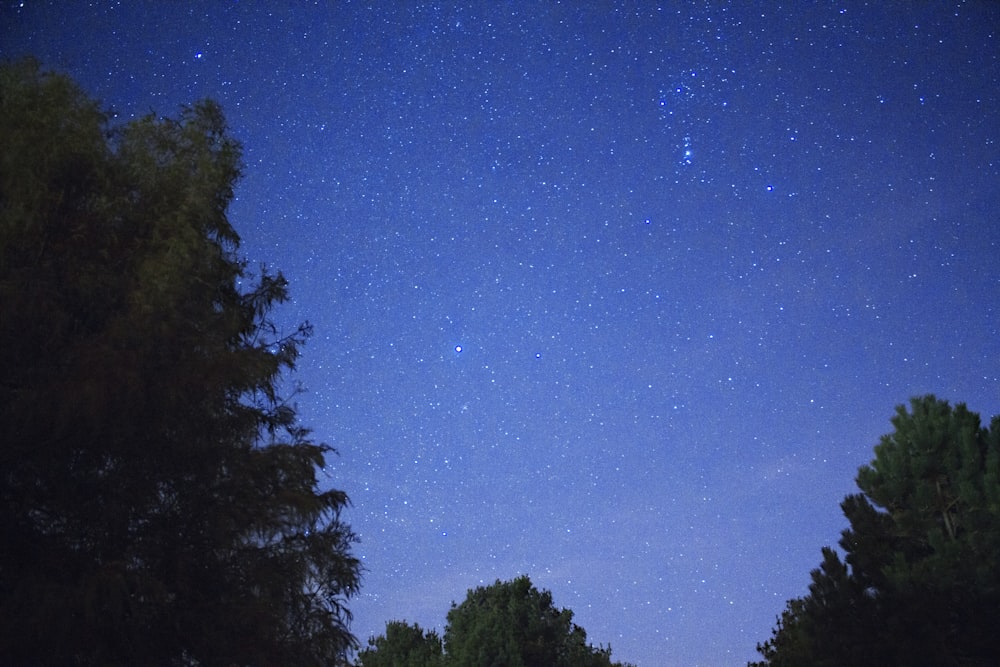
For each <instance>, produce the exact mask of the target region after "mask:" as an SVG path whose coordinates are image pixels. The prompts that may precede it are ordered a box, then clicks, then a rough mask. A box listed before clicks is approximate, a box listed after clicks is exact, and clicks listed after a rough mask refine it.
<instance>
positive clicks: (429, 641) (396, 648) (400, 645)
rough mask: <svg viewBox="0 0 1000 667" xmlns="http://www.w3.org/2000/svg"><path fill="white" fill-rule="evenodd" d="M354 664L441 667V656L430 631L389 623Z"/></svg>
mask: <svg viewBox="0 0 1000 667" xmlns="http://www.w3.org/2000/svg"><path fill="white" fill-rule="evenodd" d="M358 660H359V664H360V665H361V667H441V666H442V665H443V664H444V653H443V651H442V645H441V638H440V637H439V636H438V634H437V633H436V632H434V631H433V630H428V631H427V632H426V633H425V632H424V630H423V629H421V627H420V626H419V625H417V624H414V625H410V624H408V623H404V622H401V621H390V622H389V623H386V624H385V634H384V635H380V636H378V637H373V638H371V639H369V640H368V648H367V649H365V650H364V651H362V652H361V653H360V654H359V655H358Z"/></svg>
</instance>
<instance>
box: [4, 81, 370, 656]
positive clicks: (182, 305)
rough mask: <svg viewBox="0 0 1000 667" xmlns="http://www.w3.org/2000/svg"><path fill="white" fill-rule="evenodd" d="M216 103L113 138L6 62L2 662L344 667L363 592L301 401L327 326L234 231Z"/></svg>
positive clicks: (61, 84)
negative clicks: (314, 323) (315, 339)
mask: <svg viewBox="0 0 1000 667" xmlns="http://www.w3.org/2000/svg"><path fill="white" fill-rule="evenodd" d="M240 169H241V163H240V147H239V145H238V144H237V143H236V142H235V141H234V140H233V139H231V138H230V137H229V136H228V134H227V130H226V126H225V121H224V119H223V116H222V113H221V111H220V109H219V107H218V106H217V105H215V104H214V103H212V102H200V103H198V104H196V105H194V106H193V107H191V108H186V109H184V110H183V111H182V112H181V113H180V115H179V117H178V118H175V119H169V118H167V119H158V118H154V117H152V116H149V117H145V118H141V119H139V120H136V121H134V122H130V123H128V124H126V125H124V126H116V127H112V126H111V125H110V123H109V116H108V115H107V114H105V113H104V112H102V111H101V110H100V108H99V106H98V103H96V102H95V101H93V100H91V99H89V98H88V97H87V96H86V95H85V94H84V93H83V92H82V91H81V90H80V89H79V88H78V87H77V86H76V84H75V83H73V82H72V81H71V80H69V79H68V78H66V77H64V76H61V75H57V74H52V73H46V72H43V71H42V70H41V68H40V67H39V65H38V64H37V63H35V62H33V61H24V62H18V63H13V64H7V65H4V66H2V67H0V368H2V369H3V371H2V373H3V375H2V379H0V534H2V538H0V539H2V543H3V548H2V549H0V663H2V664H77V665H113V664H122V665H124V664H144V665H168V664H169V665H181V664H185V665H195V664H198V665H228V664H243V665H251V664H298V665H320V664H329V663H331V662H332V661H333V660H334V659H336V658H337V656H339V655H341V654H343V653H344V651H346V650H347V649H348V648H350V647H351V646H353V645H354V639H353V637H352V636H351V634H350V632H349V631H348V627H347V621H348V618H349V615H348V611H347V609H346V607H345V601H346V599H347V598H348V597H349V596H350V595H351V594H352V593H353V592H355V590H356V589H357V586H358V581H359V570H360V567H359V563H358V561H357V560H356V559H355V558H354V557H353V556H352V555H351V552H350V547H351V544H352V542H353V541H354V536H353V534H352V533H351V531H350V529H349V527H348V526H347V525H346V524H345V523H344V522H343V521H342V520H341V518H340V515H341V511H342V509H343V508H344V506H345V505H346V503H347V498H346V496H345V495H344V493H342V492H340V491H337V490H323V489H321V488H320V487H319V484H318V480H317V470H318V468H319V467H321V466H323V465H324V463H325V457H326V455H327V454H328V453H329V452H330V451H331V450H330V448H329V447H328V446H326V445H323V444H319V443H316V442H313V441H312V440H311V439H310V437H309V432H308V431H307V430H306V429H305V428H303V427H301V426H300V425H298V423H297V421H296V412H295V409H294V407H293V406H292V405H290V404H289V403H288V402H287V399H286V398H284V397H283V396H282V393H281V386H282V378H283V376H284V374H285V373H286V372H288V371H291V370H292V369H293V368H294V365H295V361H296V358H297V356H298V352H299V348H300V346H301V345H302V344H303V342H304V341H305V339H306V338H307V336H308V334H309V332H310V329H309V327H308V325H302V326H300V327H298V328H297V329H294V330H292V331H290V332H288V333H283V332H281V331H280V330H279V328H278V327H277V326H276V325H275V324H274V323H273V322H272V320H271V318H270V314H271V312H272V309H273V308H274V307H275V306H276V305H277V304H280V303H281V302H282V301H284V300H285V299H286V296H287V287H286V282H285V280H284V278H283V277H282V276H281V274H271V273H268V272H266V271H263V270H262V271H261V272H260V274H259V275H256V276H254V275H252V274H251V273H250V272H249V271H248V270H247V266H246V262H245V261H244V260H242V259H241V258H239V256H238V254H237V252H238V248H239V236H238V235H237V233H236V231H235V230H234V229H233V227H232V226H231V225H230V223H229V220H228V219H227V217H226V209H227V206H228V204H229V202H230V200H231V199H232V196H233V186H234V183H235V182H236V180H237V179H238V177H239V174H240Z"/></svg>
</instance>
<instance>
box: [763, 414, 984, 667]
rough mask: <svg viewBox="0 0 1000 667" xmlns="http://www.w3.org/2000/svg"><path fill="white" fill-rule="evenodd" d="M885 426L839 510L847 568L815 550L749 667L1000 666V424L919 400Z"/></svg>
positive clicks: (828, 553) (835, 557) (831, 553)
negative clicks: (810, 567)
mask: <svg viewBox="0 0 1000 667" xmlns="http://www.w3.org/2000/svg"><path fill="white" fill-rule="evenodd" d="M892 424H893V426H894V427H895V430H894V432H893V433H890V434H888V435H885V436H883V437H882V439H881V441H880V443H879V444H878V445H877V446H876V447H875V458H874V460H873V461H872V462H871V463H870V464H869V465H865V466H862V467H861V469H860V470H859V471H858V477H857V482H858V487H859V489H860V490H861V493H859V494H854V495H850V496H848V497H847V498H845V499H844V502H843V503H842V504H841V507H842V509H843V511H844V514H845V516H846V517H847V519H848V521H849V522H850V528H848V529H847V530H845V531H844V532H843V534H842V536H841V539H840V547H841V549H843V552H844V553H845V559H844V561H841V560H840V558H839V556H838V555H837V554H836V552H834V551H833V550H832V549H824V550H823V554H824V561H823V564H822V566H821V567H820V568H819V569H817V570H814V571H813V573H812V584H811V585H810V586H809V594H808V595H806V596H805V597H803V598H801V599H797V600H791V601H790V602H789V603H788V606H787V608H786V609H785V611H784V612H783V614H782V616H781V617H780V618H779V621H778V626H777V628H776V629H775V630H774V633H773V635H772V637H771V639H770V640H768V641H766V642H764V643H763V644H761V645H759V646H758V650H759V652H760V653H761V655H762V656H763V657H764V661H762V662H759V663H754V664H756V665H761V666H763V665H771V666H779V665H781V666H784V665H790V666H795V665H856V666H859V665H860V666H863V665H872V666H876V665H941V666H946V665H955V666H959V665H961V666H982V667H986V666H987V665H997V664H1000V635H998V634H997V632H996V627H995V626H996V622H997V619H1000V417H994V418H993V420H992V422H991V424H990V426H989V428H983V427H982V426H981V424H980V419H979V416H978V415H977V414H975V413H973V412H970V411H969V410H968V409H967V408H966V407H965V405H963V404H958V405H957V406H954V407H952V406H951V405H949V403H948V402H947V401H942V400H938V399H936V398H935V397H933V396H925V397H921V398H915V399H913V400H912V401H911V403H910V410H909V411H907V409H906V408H905V407H903V406H900V407H899V408H898V409H897V412H896V415H895V417H894V418H893V420H892Z"/></svg>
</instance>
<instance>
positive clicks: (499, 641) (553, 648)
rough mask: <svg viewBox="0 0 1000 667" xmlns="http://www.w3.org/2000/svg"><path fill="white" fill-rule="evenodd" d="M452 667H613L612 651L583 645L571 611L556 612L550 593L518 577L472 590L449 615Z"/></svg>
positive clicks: (448, 649)
mask: <svg viewBox="0 0 1000 667" xmlns="http://www.w3.org/2000/svg"><path fill="white" fill-rule="evenodd" d="M444 643H445V651H446V664H447V665H449V666H450V667H611V665H612V662H611V649H610V648H607V649H605V648H595V647H593V646H590V645H589V644H587V633H586V632H585V631H584V630H583V628H581V627H580V626H578V625H576V624H575V623H573V612H572V611H570V610H568V609H556V608H555V607H554V606H553V604H552V594H551V593H550V592H549V591H539V590H538V589H536V588H535V587H534V586H533V585H532V583H531V580H530V579H529V578H528V577H526V576H522V577H518V578H517V579H514V580H512V581H508V582H501V581H497V582H496V583H494V584H493V585H491V586H485V587H479V588H476V589H475V590H470V591H469V593H468V595H467V597H466V599H465V601H464V602H463V603H462V604H460V605H453V606H452V608H451V611H449V612H448V625H447V627H446V628H445V633H444Z"/></svg>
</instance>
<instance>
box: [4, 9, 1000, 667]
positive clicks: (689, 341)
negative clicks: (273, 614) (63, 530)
mask: <svg viewBox="0 0 1000 667" xmlns="http://www.w3.org/2000/svg"><path fill="white" fill-rule="evenodd" d="M2 1H3V5H2V9H0V57H2V58H13V57H18V56H21V55H24V54H33V55H35V56H37V57H38V58H39V59H40V60H41V61H42V63H43V64H44V65H46V66H48V67H51V68H54V69H57V70H59V71H63V72H66V73H68V74H70V75H71V76H72V77H74V78H75V79H76V80H77V81H78V82H80V83H81V84H82V85H83V87H84V88H85V89H86V90H87V92H88V93H90V94H91V95H93V96H95V97H97V98H99V99H100V100H102V101H103V103H104V105H105V106H107V107H109V108H111V109H113V110H114V111H115V112H116V113H117V114H118V119H119V120H127V119H129V118H131V117H134V116H139V115H144V114H147V113H149V112H153V111H155V112H157V113H159V114H165V115H176V113H177V112H178V110H179V107H180V106H181V105H182V104H185V103H191V102H194V101H195V100H198V99H201V98H204V97H212V98H214V99H216V100H218V101H219V102H220V103H221V104H222V105H223V109H224V111H225V113H226V115H227V118H228V119H229V122H230V125H231V130H232V134H233V135H234V136H235V137H236V138H237V139H239V140H240V141H241V142H242V143H243V144H244V147H245V162H246V169H245V177H244V179H243V180H242V181H241V183H240V185H239V187H238V189H237V198H236V201H235V202H234V203H233V205H232V206H231V208H230V217H231V220H232V222H233V224H234V225H235V227H236V229H237V230H238V231H239V233H240V234H241V235H242V237H243V241H244V244H243V246H242V251H243V253H244V254H245V255H246V256H247V257H248V259H249V260H250V263H251V266H257V265H259V264H260V263H261V262H265V263H266V264H268V265H269V266H271V267H273V268H276V269H280V270H282V271H283V272H284V274H285V275H286V277H287V278H288V279H289V281H290V287H291V291H292V295H293V300H292V302H291V303H289V304H286V305H285V307H283V308H282V310H281V312H280V313H279V319H280V320H281V321H282V322H283V323H285V326H287V328H289V329H291V328H292V327H294V325H295V324H296V323H298V322H299V321H301V320H309V321H310V322H312V323H313V324H314V325H315V330H316V335H315V336H314V337H313V339H312V340H311V341H310V343H309V345H308V346H307V347H306V348H305V350H304V354H303V356H302V357H301V359H300V364H299V371H298V372H297V373H296V375H295V379H296V380H298V381H301V383H302V384H303V385H304V386H305V388H306V389H307V393H304V394H302V395H301V396H299V397H298V399H297V400H298V405H299V409H300V413H301V417H302V421H303V423H304V424H305V425H307V426H309V427H311V428H312V429H313V430H314V435H315V437H316V439H318V440H321V441H325V442H328V443H329V444H331V445H333V446H335V447H336V448H337V449H338V450H339V452H340V456H339V457H336V458H331V459H330V462H329V465H328V466H327V468H326V472H325V473H324V484H330V485H332V486H335V487H337V488H341V489H344V490H346V491H347V492H348V493H349V494H350V496H351V499H352V501H353V507H352V509H351V510H350V511H349V513H348V514H347V517H346V518H347V520H348V521H349V523H351V525H352V526H353V527H354V529H355V530H356V531H357V532H358V534H359V536H360V538H361V540H362V541H361V543H360V544H359V545H358V546H357V553H358V554H359V555H360V556H361V557H362V558H363V559H364V565H365V567H366V569H367V572H366V575H365V578H364V582H363V588H362V592H361V594H360V595H359V596H357V597H356V598H355V599H354V600H353V603H352V604H351V605H350V607H351V609H352V610H353V612H354V613H355V622H354V624H353V630H354V632H355V634H357V635H358V637H359V638H360V639H361V640H362V642H364V641H365V640H366V639H367V638H368V637H369V636H370V635H372V634H376V633H380V632H382V631H383V630H384V623H385V622H386V621H387V620H391V619H405V620H408V621H410V622H418V623H420V624H421V625H422V626H424V627H429V628H437V629H439V630H441V629H442V628H443V626H444V622H445V615H446V613H447V611H448V608H449V606H450V604H451V602H452V601H455V602H461V601H462V600H463V599H464V597H465V593H466V590H467V589H469V588H472V587H476V586H478V585H481V584H489V583H492V582H493V581H494V580H496V579H498V578H499V579H510V578H513V577H515V576H517V575H519V574H528V575H529V576H530V577H531V579H532V581H533V582H534V583H535V584H536V585H537V586H538V587H539V588H546V589H549V590H551V591H552V592H553V595H554V598H555V603H556V605H557V606H560V607H568V608H570V609H572V610H573V611H574V612H575V614H576V617H575V620H576V621H577V623H579V624H580V625H581V626H582V627H584V628H585V629H586V630H587V632H588V636H589V640H590V641H591V642H594V643H595V644H596V643H601V644H608V643H610V644H611V646H612V648H613V650H614V657H615V658H616V659H618V660H627V661H630V662H634V663H636V664H638V665H639V667H658V666H661V665H665V666H672V665H677V666H681V665H684V666H690V665H704V666H709V665H712V666H716V665H743V664H744V663H745V662H746V661H747V660H749V659H753V658H755V656H756V654H755V652H754V646H755V644H756V643H757V642H759V641H763V640H765V639H767V638H768V637H769V636H770V631H771V629H772V627H773V626H774V622H775V617H776V616H777V615H778V614H779V613H780V612H781V610H782V609H783V607H784V604H785V601H786V600H787V599H788V598H790V597H794V596H799V595H802V594H804V593H805V592H806V587H807V584H808V582H809V571H810V569H812V568H813V567H816V566H818V564H819V562H820V547H822V546H824V545H833V544H835V543H836V540H837V539H838V537H839V532H840V530H841V529H843V528H844V527H846V520H845V519H844V518H843V516H842V515H841V513H840V509H839V502H840V500H841V499H842V498H843V496H844V495H846V494H848V493H851V492H853V491H854V490H855V488H856V487H855V486H854V475H855V473H856V471H857V468H858V466H860V465H862V464H864V463H866V462H868V461H869V460H870V459H871V458H872V447H873V446H874V445H875V444H876V443H877V441H878V438H879V436H880V435H881V434H883V433H886V432H887V431H889V430H890V429H891V425H890V423H889V418H890V417H891V416H892V414H893V410H894V407H895V406H896V405H897V404H900V403H905V402H906V401H908V399H909V397H910V396H913V395H917V394H925V393H935V394H937V395H938V396H939V397H941V398H946V399H949V400H951V401H953V402H966V403H968V405H969V407H970V408H971V409H973V410H975V411H978V412H980V414H981V415H982V416H983V417H984V419H987V420H988V418H989V417H990V416H992V415H994V414H998V413H1000V336H998V333H1000V331H998V330H1000V310H998V304H997V299H998V297H1000V261H998V251H1000V223H998V221H997V211H998V203H1000V190H998V185H1000V142H998V139H1000V120H998V111H997V110H998V108H1000V81H998V79H1000V37H998V31H1000V3H990V2H919V3H902V2H899V3H897V2H881V1H879V2H872V3H861V2H855V1H851V2H837V3H830V2H819V3H798V2H793V3H790V4H789V5H788V6H786V7H779V6H778V5H777V4H776V3H772V2H763V3H749V2H732V3H729V2H721V1H720V2H699V3H683V4H682V3H679V2H676V3H675V2H671V3H653V2H627V3H625V2H622V3H610V2H583V1H581V2H575V1H571V2H562V3H556V2H538V3H536V2H499V1H498V2H494V1H484V2H475V3H450V2H441V3H428V4H423V3H419V4H418V3H406V2H384V3H368V2H340V3H334V2H329V3H327V2H316V3H304V2H296V3H292V2H288V3H284V2H238V3H237V2H221V1H220V2H200V3H181V2H121V3H118V2H93V3H79V2H76V3H72V2H62V1H59V2H55V1H53V2H44V1H32V0H24V1H23V2H12V1H11V0H2Z"/></svg>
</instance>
